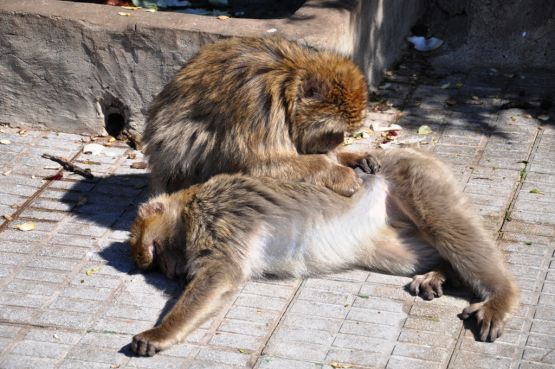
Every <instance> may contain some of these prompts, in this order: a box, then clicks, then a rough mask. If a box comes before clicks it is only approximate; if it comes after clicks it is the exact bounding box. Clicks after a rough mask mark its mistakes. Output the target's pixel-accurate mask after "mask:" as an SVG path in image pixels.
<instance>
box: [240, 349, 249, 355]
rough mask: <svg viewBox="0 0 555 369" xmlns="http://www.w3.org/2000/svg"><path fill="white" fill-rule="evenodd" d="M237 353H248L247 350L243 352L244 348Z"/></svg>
mask: <svg viewBox="0 0 555 369" xmlns="http://www.w3.org/2000/svg"><path fill="white" fill-rule="evenodd" d="M239 352H240V353H242V354H248V353H249V352H248V351H247V350H245V349H244V348H240V349H239Z"/></svg>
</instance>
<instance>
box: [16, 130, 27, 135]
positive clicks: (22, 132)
mask: <svg viewBox="0 0 555 369" xmlns="http://www.w3.org/2000/svg"><path fill="white" fill-rule="evenodd" d="M17 134H18V135H20V136H25V135H27V130H26V129H20V130H19V132H17Z"/></svg>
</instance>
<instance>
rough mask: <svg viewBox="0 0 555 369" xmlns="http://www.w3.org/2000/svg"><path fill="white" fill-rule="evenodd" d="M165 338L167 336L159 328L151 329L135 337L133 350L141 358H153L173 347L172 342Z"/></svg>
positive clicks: (132, 345) (132, 344) (132, 343)
mask: <svg viewBox="0 0 555 369" xmlns="http://www.w3.org/2000/svg"><path fill="white" fill-rule="evenodd" d="M164 336H166V334H164V332H163V331H162V329H161V328H159V327H156V328H152V329H149V330H147V331H144V332H143V333H139V334H137V335H135V336H134V337H133V341H132V342H131V349H132V350H133V352H135V353H136V354H137V355H139V356H153V355H154V354H156V353H157V352H158V351H161V350H164V349H166V348H168V347H170V346H171V344H172V342H170V340H168V339H167V338H166V337H164Z"/></svg>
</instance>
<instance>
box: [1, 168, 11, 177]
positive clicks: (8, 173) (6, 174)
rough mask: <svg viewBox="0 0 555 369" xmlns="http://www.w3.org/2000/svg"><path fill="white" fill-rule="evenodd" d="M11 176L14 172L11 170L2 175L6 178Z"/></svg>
mask: <svg viewBox="0 0 555 369" xmlns="http://www.w3.org/2000/svg"><path fill="white" fill-rule="evenodd" d="M10 174H12V170H11V169H10V170H7V171H5V172H4V173H2V175H3V176H6V177H7V176H9V175H10Z"/></svg>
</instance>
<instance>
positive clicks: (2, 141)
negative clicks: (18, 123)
mask: <svg viewBox="0 0 555 369" xmlns="http://www.w3.org/2000/svg"><path fill="white" fill-rule="evenodd" d="M11 143H12V142H11V141H10V140H0V144H1V145H10V144H11Z"/></svg>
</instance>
